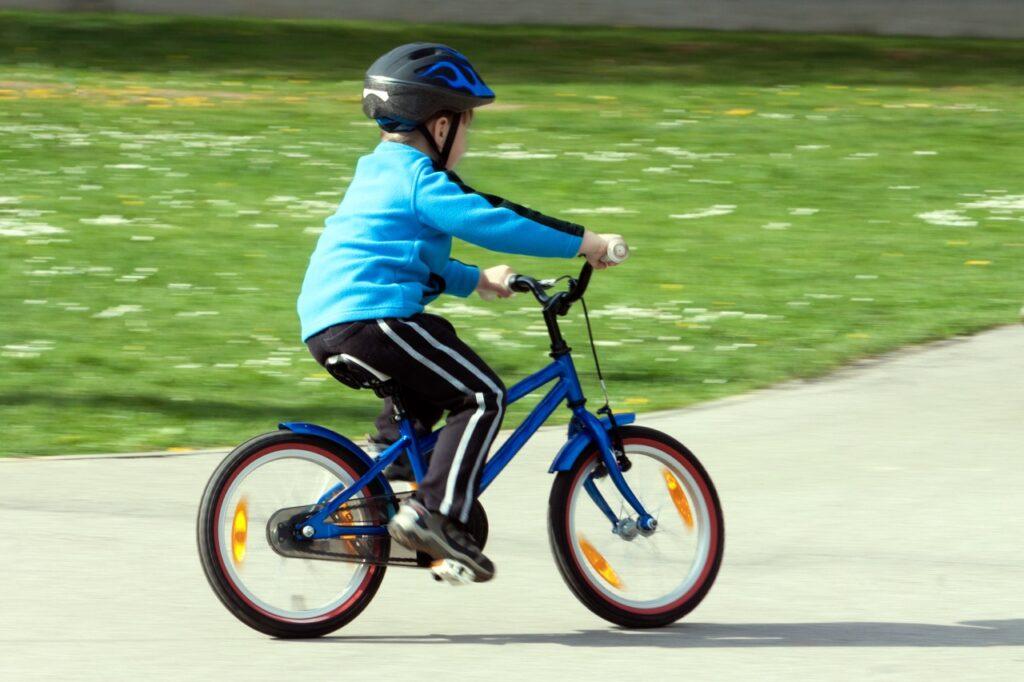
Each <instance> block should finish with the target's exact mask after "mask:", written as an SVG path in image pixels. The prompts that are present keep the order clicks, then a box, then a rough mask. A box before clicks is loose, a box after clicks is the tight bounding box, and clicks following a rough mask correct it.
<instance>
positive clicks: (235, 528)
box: [231, 497, 249, 566]
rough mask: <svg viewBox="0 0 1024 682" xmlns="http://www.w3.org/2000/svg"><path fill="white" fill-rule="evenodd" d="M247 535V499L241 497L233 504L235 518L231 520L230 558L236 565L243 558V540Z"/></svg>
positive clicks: (239, 564) (238, 564) (239, 563)
mask: <svg viewBox="0 0 1024 682" xmlns="http://www.w3.org/2000/svg"><path fill="white" fill-rule="evenodd" d="M248 537H249V501H248V500H247V499H246V498H244V497H243V498H242V499H240V500H239V501H238V504H237V505H236V506H235V518H234V519H233V520H232V521H231V558H232V559H233V560H234V562H235V565H236V566H241V565H242V562H243V561H244V560H245V541H246V539H247V538H248Z"/></svg>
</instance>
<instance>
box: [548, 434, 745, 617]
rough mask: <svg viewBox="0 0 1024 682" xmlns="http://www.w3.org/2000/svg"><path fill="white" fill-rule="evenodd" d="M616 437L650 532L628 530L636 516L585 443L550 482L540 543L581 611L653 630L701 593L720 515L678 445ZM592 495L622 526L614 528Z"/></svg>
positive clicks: (656, 437) (706, 586)
mask: <svg viewBox="0 0 1024 682" xmlns="http://www.w3.org/2000/svg"><path fill="white" fill-rule="evenodd" d="M620 433H621V435H622V443H623V447H624V449H625V453H626V458H627V459H628V460H629V463H630V466H629V467H628V468H624V469H625V470H624V471H623V476H624V477H625V479H626V482H627V484H628V485H629V487H630V489H631V490H632V491H633V493H634V494H635V495H636V496H637V498H638V499H639V500H640V502H641V504H643V506H644V508H645V509H646V510H647V512H648V513H649V514H651V515H652V516H654V517H655V519H657V521H658V526H657V529H656V530H655V531H654V532H653V533H651V534H644V533H642V532H640V531H639V530H638V529H637V528H636V526H635V521H636V512H635V511H634V510H633V509H632V507H630V506H629V504H628V503H627V502H626V501H625V500H624V498H623V497H622V495H621V494H620V493H619V491H618V489H617V488H616V487H615V484H614V483H613V482H612V480H611V477H610V476H609V475H608V474H607V473H604V474H603V475H602V468H603V458H602V457H601V455H600V452H599V451H598V449H597V447H596V445H595V446H594V447H593V448H592V449H590V450H589V451H587V452H584V453H583V454H582V455H580V457H579V458H577V460H576V462H575V463H574V464H573V466H572V468H571V469H569V470H568V471H562V472H560V473H559V474H558V476H557V477H556V478H555V482H554V485H553V486H552V488H551V496H550V498H549V502H548V535H549V538H550V540H551V549H552V551H553V553H554V555H555V559H556V562H557V564H558V569H559V571H560V572H561V574H562V577H563V578H564V579H565V582H566V584H568V586H569V589H571V590H572V592H573V594H575V595H576V597H577V598H578V599H579V600H580V601H581V602H583V604H584V605H585V606H586V607H587V608H589V609H590V610H591V611H593V612H594V613H596V614H597V615H598V616H601V617H602V618H604V619H605V620H608V621H611V622H612V623H616V624H618V625H622V626H624V627H632V628H651V627H661V626H664V625H668V624H670V623H674V622H675V621H677V620H679V619H680V618H682V617H683V616H685V615H686V614H687V613H689V612H690V611H692V610H693V609H694V608H696V606H697V605H698V604H699V603H700V602H701V600H703V599H704V597H705V595H707V593H708V590H710V589H711V585H712V584H713V583H714V581H715V577H716V575H717V574H718V567H719V565H720V564H721V561H722V552H723V549H724V546H725V527H724V523H723V520H722V509H721V506H720V504H719V501H718V494H717V493H716V492H715V487H714V485H713V484H712V483H711V478H710V477H709V476H708V474H707V472H706V471H704V467H702V466H701V464H700V462H698V461H697V458H696V457H694V456H693V453H691V452H690V451H689V450H688V449H687V448H686V447H685V446H684V445H683V444H682V443H680V442H679V441H677V440H675V439H674V438H672V437H671V436H668V435H667V434H664V433H661V432H660V431H655V430H653V429H648V428H643V427H639V426H626V427H622V428H621V429H620ZM597 497H599V498H603V500H604V501H605V502H606V503H607V505H608V507H609V508H610V510H611V512H612V513H613V514H614V515H615V516H616V517H618V518H619V519H621V520H622V521H620V523H619V524H618V527H614V526H613V524H612V523H611V521H610V520H609V519H608V517H607V516H606V515H605V514H604V513H603V512H602V511H601V509H600V508H599V506H598V504H597V502H596V501H595V498H597Z"/></svg>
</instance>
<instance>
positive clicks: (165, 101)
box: [0, 13, 1024, 454]
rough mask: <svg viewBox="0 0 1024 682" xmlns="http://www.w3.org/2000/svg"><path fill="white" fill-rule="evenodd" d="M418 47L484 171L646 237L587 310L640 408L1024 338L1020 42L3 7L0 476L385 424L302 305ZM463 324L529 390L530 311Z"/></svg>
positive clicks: (612, 374)
mask: <svg viewBox="0 0 1024 682" xmlns="http://www.w3.org/2000/svg"><path fill="white" fill-rule="evenodd" d="M416 39H430V40H442V41H446V42H450V43H452V44H454V45H456V46H457V47H458V48H459V49H461V50H463V51H464V52H466V53H467V54H469V55H470V56H471V58H472V59H473V60H474V62H475V63H477V65H478V67H479V68H480V70H481V71H482V72H483V73H484V74H485V77H486V78H487V79H488V81H489V83H490V84H491V85H492V87H494V88H495V90H497V92H498V96H499V100H498V102H499V103H498V104H495V105H494V106H492V107H489V108H488V109H484V110H482V111H481V113H480V115H479V117H478V119H477V120H476V121H475V122H474V130H473V132H472V137H471V151H472V152H474V155H473V156H471V157H468V158H467V159H466V160H465V161H464V163H463V165H462V166H461V167H460V172H461V174H462V175H463V177H464V178H466V180H467V181H468V182H470V183H471V184H473V185H474V186H477V187H480V188H481V189H485V190H487V191H491V192H495V193H498V194H502V195H505V196H508V197H509V198H511V199H514V200H517V201H520V202H522V203H526V204H528V205H530V206H532V207H535V208H537V209H540V210H542V211H545V212H549V213H553V214H555V215H562V216H564V217H567V218H572V219H575V220H577V221H579V222H583V223H584V224H586V225H588V226H589V227H592V228H594V229H597V230H602V231H615V232H621V233H623V234H625V235H626V236H627V237H628V239H629V240H630V241H631V242H632V243H633V244H634V245H635V254H634V258H633V259H632V260H630V261H629V262H628V263H627V264H626V265H625V266H623V267H621V268H618V269H616V270H614V271H611V272H608V273H600V276H598V277H596V279H595V282H594V284H593V285H592V289H591V291H592V293H591V294H590V296H588V300H589V302H590V305H591V309H592V310H593V311H595V312H596V317H595V320H594V321H595V327H596V333H597V336H598V338H599V339H601V340H602V341H603V342H605V343H606V344H608V345H605V346H604V347H603V348H601V350H602V352H603V360H604V366H605V368H606V370H607V374H608V376H609V384H610V387H611V390H612V394H613V399H614V404H615V405H616V406H618V407H620V408H630V409H633V408H636V409H641V410H647V409H654V408H664V407H672V406H679V405H685V404H687V403H692V402H694V401H699V400H707V399H709V398H715V397H719V396H723V395H727V394H732V393H737V392H741V391H746V390H750V389H752V388H755V387H758V386H765V385H768V384H772V383H774V382H778V381H781V380H784V379H788V378H792V377H808V376H814V375H819V374H822V373H823V372H826V371H828V370H829V369H832V368H834V367H836V366H838V365H840V364H842V363H845V362H848V361H850V360H852V359H854V358H858V357H862V356H866V355H871V354H876V353H879V352H882V351H885V350H888V349H891V348H895V347H898V346H903V345H906V344H912V343H919V342H922V341H926V340H929V339H936V338H942V337H948V336H951V335H954V334H960V333H969V332H972V331H976V330H979V329H983V328H986V327H990V326H992V325H997V324H1005V323H1010V322H1014V321H1015V320H1018V319H1019V310H1020V308H1021V305H1022V303H1024V222H1022V220H1024V173H1022V166H1021V158H1022V151H1024V97H1022V87H1021V86H1022V85H1024V43H1021V42H984V41H967V40H926V39H869V38H852V37H828V36H825V37H815V36H792V35H755V34H726V33H707V32H683V31H647V30H635V29H628V30H627V29H592V28H586V29H556V28H543V27H541V28H537V27H531V28H524V27H486V28H481V27H438V26H432V27H415V26H402V25H381V24H336V23H312V22H273V23H261V22H251V21H213V20H210V21H207V20H203V21H199V20H183V19H162V18H153V17H146V18H134V17H121V16H90V15H70V16H69V15H31V14H10V13H8V14H3V13H0V197H3V198H2V199H0V202H2V203H0V257H2V261H0V262H2V268H0V347H2V348H0V410H2V419H3V425H4V426H3V437H2V445H0V454H54V453H69V452H70V453H76V452H95V451H131V450H140V449H153V448H172V447H197V446H212V445H228V444H232V443H235V442H238V441H240V440H242V439H244V438H246V437H247V436H249V435H252V434H254V433H258V432H261V431H266V430H270V429H272V428H273V427H274V425H275V424H276V422H277V421H278V420H281V419H306V420H310V421H318V422H322V423H325V424H328V425H331V426H334V427H336V428H338V429H339V430H342V431H346V432H349V433H352V434H354V435H359V434H362V433H363V432H365V431H366V430H367V428H368V422H369V419H370V417H371V416H372V415H373V414H374V412H375V408H376V403H375V401H374V399H373V398H372V396H370V395H366V394H357V393H355V392H352V391H348V390H347V389H344V388H343V387H341V386H340V385H338V384H336V383H335V382H333V381H330V380H327V379H326V375H325V374H324V373H323V372H322V370H320V369H319V368H318V367H317V366H316V365H315V364H314V363H313V361H312V360H311V359H310V358H309V357H308V354H307V353H306V351H305V349H304V348H303V346H302V345H301V343H300V342H299V339H298V324H297V320H296V317H295V313H294V301H295V297H296V294H297V291H298V287H299V284H300V282H301V279H302V274H303V271H304V267H305V263H306V260H307V258H308V255H309V252H310V251H311V249H312V248H313V244H314V242H315V240H316V234H315V233H314V232H315V229H316V228H318V227H319V226H320V225H321V224H322V221H323V218H324V217H325V216H326V215H327V214H329V213H330V212H331V210H332V206H333V205H334V204H335V203H336V202H337V200H338V199H339V198H340V197H341V195H342V193H343V192H344V189H345V186H346V183H347V181H348V179H349V178H350V176H351V174H352V172H353V168H354V164H355V161H356V159H357V158H358V156H359V155H360V154H362V153H365V152H366V151H367V150H369V149H371V148H372V146H373V145H374V144H375V131H374V129H373V128H372V127H370V126H368V125H366V122H365V121H364V119H363V118H362V116H361V113H360V111H359V103H358V96H359V92H360V89H361V85H360V82H359V81H360V77H361V73H362V71H363V70H364V69H365V67H366V65H368V64H369V63H370V62H371V61H372V60H373V58H374V57H375V56H376V55H377V54H379V53H381V52H383V51H384V50H386V49H388V48H390V47H391V46H393V45H395V44H398V43H401V42H406V41H411V40H416ZM529 155H537V158H530V159H523V158H515V157H517V156H529ZM601 208H604V212H598V213H580V212H573V210H574V209H577V210H578V209H582V210H590V211H592V210H595V209H601ZM707 209H714V210H707ZM936 211H954V212H955V213H953V214H946V216H945V217H946V222H950V221H949V220H948V219H949V217H950V216H951V215H952V216H954V217H957V218H958V220H954V221H953V222H961V223H965V224H964V225H962V226H951V225H940V224H935V216H932V221H931V222H929V220H926V219H924V218H922V217H920V216H921V214H931V213H933V212H936ZM713 213H718V215H710V214H713ZM702 214H704V217H692V218H679V217H673V216H680V215H702ZM939 218H942V216H941V215H940V216H939ZM939 222H942V220H939ZM40 226H42V227H40ZM47 226H48V227H52V228H59V230H61V231H60V232H57V231H48V230H47V229H46V228H47ZM29 233H31V234H29ZM19 235H20V236H19ZM456 255H458V256H459V257H460V258H462V259H464V260H468V261H470V262H476V263H480V264H483V265H489V264H494V263H499V262H508V263H510V264H511V265H513V267H516V268H518V269H520V270H522V271H525V272H530V273H533V274H537V275H555V274H561V273H564V272H567V271H569V270H570V268H571V267H573V268H574V267H575V265H576V264H574V263H566V262H558V261H540V260H531V259H525V258H518V257H506V256H502V255H498V254H490V253H485V252H483V251H481V250H479V249H475V248H473V247H468V246H465V245H460V246H458V247H457V249H456ZM440 303H441V305H440V306H438V308H439V310H440V311H441V312H442V313H444V314H446V315H448V316H449V317H450V318H451V319H452V320H453V321H454V323H455V324H456V326H457V327H458V328H459V329H460V330H461V333H462V335H463V336H464V338H466V339H467V340H468V341H469V342H470V343H471V344H472V345H474V346H475V347H477V348H478V349H479V350H480V352H481V353H482V355H484V357H485V358H487V359H488V360H489V361H491V362H492V363H493V364H494V366H495V367H496V368H497V370H498V371H499V372H500V373H501V374H502V376H504V377H506V379H507V381H508V382H509V383H511V382H512V380H513V379H514V378H515V377H517V376H520V375H522V374H525V373H526V372H528V371H532V370H534V369H536V368H538V367H539V366H540V363H541V362H543V361H544V360H545V345H544V336H543V335H542V333H541V332H540V331H539V330H541V329H542V327H541V320H540V317H539V316H538V315H537V313H536V310H535V308H534V306H533V305H532V300H530V299H527V298H525V297H521V296H520V297H516V298H514V299H512V300H511V301H505V302H496V303H491V304H488V303H483V302H481V301H479V300H478V299H472V300H469V301H462V300H461V299H451V298H445V299H444V300H443V301H441V302H440ZM467 306H468V307H467ZM567 322H569V324H567V326H566V330H567V334H568V336H569V337H570V340H571V341H572V342H573V344H574V345H575V348H576V354H577V355H578V356H579V363H578V364H579V366H580V367H581V369H582V370H583V371H584V372H585V373H586V375H587V377H588V382H587V384H588V387H589V388H590V393H591V396H592V400H593V399H596V398H597V396H598V392H597V391H596V390H595V387H594V382H593V381H592V379H591V377H592V369H591V363H590V361H589V359H588V355H587V354H586V350H587V349H586V342H585V336H584V334H583V327H582V320H581V319H580V318H579V317H578V313H574V315H573V316H571V317H570V319H569V320H567ZM524 332H525V334H524ZM950 390H953V391H955V390H956V387H950ZM527 402H529V401H527ZM521 414H522V412H521V411H515V410H513V412H512V414H511V417H510V423H511V420H514V419H516V417H517V416H520V415H521Z"/></svg>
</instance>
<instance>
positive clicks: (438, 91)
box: [363, 43, 494, 132]
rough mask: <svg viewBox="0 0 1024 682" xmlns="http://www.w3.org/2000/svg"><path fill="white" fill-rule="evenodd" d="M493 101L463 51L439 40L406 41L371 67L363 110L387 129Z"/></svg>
mask: <svg viewBox="0 0 1024 682" xmlns="http://www.w3.org/2000/svg"><path fill="white" fill-rule="evenodd" d="M493 101H494V91H492V90H491V89H490V88H489V87H487V84H486V83H484V81H483V79H482V78H480V76H479V74H477V72H476V69H474V68H473V65H472V64H470V63H469V60H468V59H466V58H465V57H464V56H462V55H461V54H459V53H458V52H456V51H455V50H453V49H452V48H450V47H448V46H447V45H441V44H439V43H409V44H407V45H401V46H399V47H396V48H395V49H393V50H391V51H390V52H388V53H387V54H386V55H384V56H383V57H381V58H380V59H378V60H377V61H375V62H374V63H373V65H372V66H371V67H370V68H369V69H368V70H367V71H366V82H365V84H364V86H363V113H365V114H366V115H367V116H369V117H370V118H373V119H376V120H377V124H378V125H380V127H381V128H383V129H384V130H387V131H388V132H395V131H402V130H415V129H416V128H417V126H418V125H419V124H421V123H424V122H425V121H427V120H428V119H430V117H431V116H433V115H435V114H437V113H439V112H442V111H454V112H457V113H461V112H463V111H468V110H469V109H473V108H475V107H479V106H483V105H485V104H490V103H491V102H493Z"/></svg>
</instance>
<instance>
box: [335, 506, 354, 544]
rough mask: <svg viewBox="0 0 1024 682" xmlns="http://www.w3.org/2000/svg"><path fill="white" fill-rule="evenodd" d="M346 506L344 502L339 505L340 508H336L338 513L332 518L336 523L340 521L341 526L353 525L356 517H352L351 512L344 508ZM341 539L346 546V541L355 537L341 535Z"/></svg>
mask: <svg viewBox="0 0 1024 682" xmlns="http://www.w3.org/2000/svg"><path fill="white" fill-rule="evenodd" d="M347 504H348V503H347V502H346V503H345V504H343V505H341V507H339V508H338V511H337V512H335V514H334V517H335V519H337V520H338V521H341V522H342V525H349V526H351V525H354V524H355V522H356V517H355V516H353V515H352V510H351V509H349V508H348V507H347V506H346V505H347ZM341 539H342V540H345V541H346V543H345V544H348V542H347V541H348V540H355V539H356V536H355V535H342V536H341ZM350 549H351V547H350Z"/></svg>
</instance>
